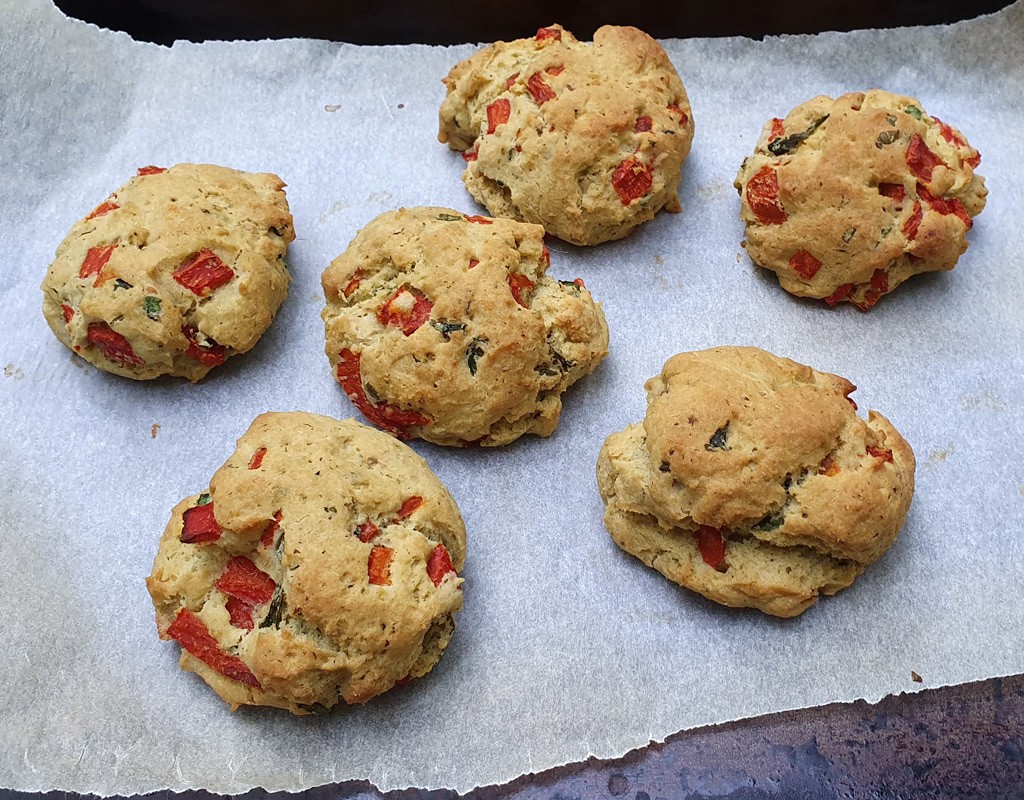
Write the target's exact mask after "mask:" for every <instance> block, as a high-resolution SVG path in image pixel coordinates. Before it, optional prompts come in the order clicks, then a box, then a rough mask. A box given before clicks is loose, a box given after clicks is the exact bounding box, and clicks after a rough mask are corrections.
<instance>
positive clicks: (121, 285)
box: [114, 278, 132, 292]
mask: <svg viewBox="0 0 1024 800" xmlns="http://www.w3.org/2000/svg"><path fill="white" fill-rule="evenodd" d="M131 288H132V285H131V284H130V283H128V281H123V280H121V279H120V278H118V279H117V280H115V281H114V291H115V292H116V291H117V290H118V289H131Z"/></svg>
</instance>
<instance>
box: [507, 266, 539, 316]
mask: <svg viewBox="0 0 1024 800" xmlns="http://www.w3.org/2000/svg"><path fill="white" fill-rule="evenodd" d="M536 285H537V284H536V283H534V282H533V281H531V280H530V279H529V278H528V277H527V276H526V275H524V274H523V273H521V272H510V273H509V276H508V288H509V289H511V290H512V297H514V298H515V301H516V302H517V303H519V305H521V306H522V307H523V308H529V306H527V304H526V301H525V300H524V299H523V292H525V291H529V290H530V289H532V288H533V287H534V286H536Z"/></svg>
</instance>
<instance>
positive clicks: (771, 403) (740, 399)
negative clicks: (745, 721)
mask: <svg viewBox="0 0 1024 800" xmlns="http://www.w3.org/2000/svg"><path fill="white" fill-rule="evenodd" d="M646 388H647V394H648V410H647V415H646V417H645V419H644V421H643V424H642V425H631V426H630V427H628V428H627V429H626V430H624V431H621V432H619V433H615V434H612V435H611V436H609V437H608V439H607V440H606V442H605V444H604V447H603V448H602V450H601V454H600V457H599V460H598V484H599V488H600V491H601V495H602V497H603V498H604V501H605V506H606V507H605V523H606V525H607V527H608V529H609V532H610V533H611V535H612V538H613V539H615V541H616V542H617V543H618V544H619V545H620V546H621V547H622V548H623V549H624V550H626V551H627V552H630V553H632V554H633V555H636V556H637V557H638V558H640V559H641V560H643V561H644V562H645V563H647V564H648V565H650V566H654V567H655V568H656V569H658V570H659V571H660V572H662V573H663V574H665V575H666V576H667V577H669V578H670V579H672V580H674V581H676V582H677V583H680V584H681V585H683V586H686V587H687V588H690V589H693V590H695V591H697V592H700V593H701V594H703V595H705V596H706V597H709V598H710V599H712V600H715V601H717V602H720V603H723V604H725V605H731V606H751V607H755V608H760V609H761V610H763V611H765V612H767V613H770V614H774V615H777V616H795V615H796V614H799V613H801V612H802V611H804V610H805V609H806V608H808V607H809V606H810V605H812V604H813V603H814V602H815V601H816V600H817V597H818V596H819V595H820V594H834V593H835V592H837V591H839V590H840V589H842V588H844V587H845V586H848V585H849V584H850V583H852V582H853V580H854V579H855V578H856V577H857V575H859V574H860V573H861V571H863V569H864V568H865V567H866V566H867V565H869V564H871V563H872V562H874V561H875V560H877V559H878V558H879V557H880V556H881V555H882V554H883V553H884V552H885V551H886V550H887V549H888V548H889V547H890V546H891V545H892V543H893V541H894V540H895V539H896V536H897V534H898V533H899V530H900V528H901V527H902V525H903V521H904V519H905V517H906V514H907V511H908V509H909V506H910V500H911V496H912V495H913V488H914V468H915V461H914V454H913V451H912V450H911V448H910V446H909V445H908V444H907V443H906V441H905V440H904V439H903V438H902V437H901V436H900V435H899V433H898V432H897V431H896V429H895V428H893V426H892V425H891V424H890V423H889V422H888V420H886V419H885V418H884V417H883V416H881V415H880V414H877V413H876V412H874V411H872V412H870V413H869V415H868V419H867V420H866V421H865V420H864V419H862V418H860V417H859V416H857V414H856V411H855V408H854V406H853V404H852V402H851V401H850V400H849V399H848V396H849V394H850V393H851V392H852V391H853V390H854V388H855V387H854V386H853V385H852V384H851V383H850V382H849V381H847V380H845V379H843V378H840V377H838V376H835V375H830V374H827V373H822V372H818V371H817V370H814V369H812V368H810V367H807V366H803V365H801V364H797V363H796V362H794V361H790V360H788V359H782V358H778V357H776V356H773V355H771V354H770V353H766V352H765V351H763V350H758V349H756V348H738V347H719V348H714V349H711V350H704V351H698V352H693V353H682V354H680V355H677V356H674V357H673V358H671V359H670V360H669V361H668V362H667V363H666V365H665V368H664V370H663V372H662V374H661V375H659V376H656V377H654V378H652V379H651V380H649V381H648V382H647V385H646ZM719 556H720V557H719ZM716 562H717V563H716Z"/></svg>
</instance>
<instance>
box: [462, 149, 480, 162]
mask: <svg viewBox="0 0 1024 800" xmlns="http://www.w3.org/2000/svg"><path fill="white" fill-rule="evenodd" d="M478 155H479V153H478V152H477V148H476V147H474V148H473V149H472V150H464V151H463V152H462V160H463V161H465V162H466V163H467V164H468V163H469V162H470V161H476V159H477V156H478Z"/></svg>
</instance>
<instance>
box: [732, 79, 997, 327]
mask: <svg viewBox="0 0 1024 800" xmlns="http://www.w3.org/2000/svg"><path fill="white" fill-rule="evenodd" d="M980 162H981V156H980V155H979V154H978V151H977V150H975V149H974V148H973V147H971V146H970V145H969V144H968V143H967V140H966V139H965V138H964V136H963V134H962V133H960V131H958V130H957V129H956V128H953V127H950V126H949V125H947V124H946V123H944V122H942V121H941V120H940V119H938V118H937V117H931V116H929V115H928V114H926V113H925V112H924V110H923V109H922V108H921V104H920V103H919V102H918V101H917V100H915V99H914V98H912V97H901V96H900V95H895V94H890V93H889V92H884V91H881V90H879V89H875V90H872V91H869V92H865V93H861V92H857V93H852V94H845V95H843V96H842V97H839V98H837V99H835V100H833V99H832V98H831V97H815V98H814V99H813V100H808V101H807V102H806V103H803V104H802V105H799V106H797V107H796V108H794V109H793V110H792V111H791V112H790V113H789V115H788V116H787V117H786V118H785V119H784V120H782V119H773V120H771V121H770V122H768V123H767V124H766V125H765V127H764V130H763V131H762V133H761V138H760V139H758V142H757V148H756V150H755V151H754V155H753V156H751V157H750V158H747V159H746V160H745V161H744V162H743V166H742V167H741V168H740V171H739V174H738V175H737V177H736V183H735V185H736V188H737V189H738V190H739V193H740V198H741V201H742V204H741V211H740V215H741V217H742V218H743V221H744V222H745V223H746V236H747V240H746V243H745V247H746V248H747V252H748V253H749V254H750V257H751V259H752V260H753V261H754V263H755V264H758V265H759V266H762V267H765V268H766V269H770V270H772V271H773V272H775V273H777V274H778V276H779V283H780V284H781V285H782V288H783V289H785V290H786V291H788V292H792V293H793V294H795V295H799V296H801V297H815V298H822V299H824V300H825V302H827V303H828V304H829V305H835V304H836V303H840V302H843V301H849V302H851V303H853V304H854V305H855V306H857V307H858V308H859V309H861V310H862V311H866V310H867V309H869V308H871V307H872V306H874V305H875V303H877V302H878V299H879V298H880V297H881V296H882V295H884V294H887V293H889V292H891V291H892V290H893V289H895V288H896V287H897V286H899V285H900V284H901V283H903V281H905V280H906V279H907V278H909V277H910V276H911V275H916V274H917V273H919V272H932V271H936V270H950V269H953V267H954V265H955V264H956V262H957V259H958V258H959V257H960V255H961V254H962V253H963V252H964V251H965V250H966V249H967V231H968V230H969V229H970V228H971V225H972V218H973V217H975V216H977V215H978V214H979V213H981V210H982V209H983V208H984V207H985V196H986V195H987V194H988V191H987V190H986V189H985V181H984V179H983V178H982V177H981V176H980V175H976V174H975V172H974V170H975V169H976V168H977V167H978V164H979V163H980Z"/></svg>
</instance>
